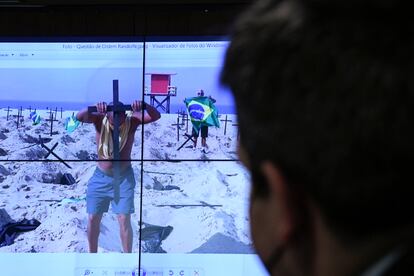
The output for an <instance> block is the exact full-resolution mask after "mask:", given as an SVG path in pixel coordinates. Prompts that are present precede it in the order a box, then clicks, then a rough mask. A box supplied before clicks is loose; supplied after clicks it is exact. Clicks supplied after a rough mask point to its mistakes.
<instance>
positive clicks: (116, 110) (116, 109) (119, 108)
mask: <svg viewBox="0 0 414 276" xmlns="http://www.w3.org/2000/svg"><path fill="white" fill-rule="evenodd" d="M112 86H113V99H112V103H113V104H112V105H107V106H106V111H109V112H111V111H112V112H113V119H114V129H113V131H112V142H113V154H114V157H113V161H119V160H120V150H119V115H120V114H121V113H125V111H127V110H132V106H131V105H124V104H122V103H120V102H119V81H118V80H113V81H112ZM97 111H98V110H97V108H96V106H88V112H89V113H92V112H97ZM114 168H115V171H114V177H115V178H119V176H120V170H119V163H118V162H114Z"/></svg>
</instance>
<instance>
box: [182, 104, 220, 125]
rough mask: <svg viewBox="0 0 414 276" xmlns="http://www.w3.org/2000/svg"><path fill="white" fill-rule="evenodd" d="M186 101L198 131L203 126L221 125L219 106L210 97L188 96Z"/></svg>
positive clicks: (192, 121)
mask: <svg viewBox="0 0 414 276" xmlns="http://www.w3.org/2000/svg"><path fill="white" fill-rule="evenodd" d="M184 103H185V105H186V107H187V111H188V114H189V116H190V119H191V123H192V124H193V128H194V129H195V130H196V131H197V132H198V131H199V130H200V128H201V127H202V126H215V127H220V121H219V120H218V112H217V108H216V106H215V105H214V103H213V101H212V100H211V99H210V98H209V97H194V98H187V99H185V100H184Z"/></svg>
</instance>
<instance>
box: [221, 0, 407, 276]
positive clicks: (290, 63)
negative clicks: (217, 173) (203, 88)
mask: <svg viewBox="0 0 414 276" xmlns="http://www.w3.org/2000/svg"><path fill="white" fill-rule="evenodd" d="M413 31H414V19H413V17H412V15H411V14H410V8H409V6H408V3H407V4H406V3H405V2H404V1H382V0H378V1H355V0H349V1H341V0H336V1H335V0H332V1H323V0H319V1H317V0H313V1H312V0H307V1H306V0H303V1H299V0H298V1H269V0H265V1H259V2H257V3H256V4H255V5H254V6H253V7H252V8H250V9H249V11H248V12H246V13H245V14H243V15H242V16H241V18H240V19H239V20H238V22H237V23H236V25H235V29H234V32H233V34H232V37H231V43H230V45H229V48H228V51H227V54H226V60H225V65H224V68H223V71H222V75H221V78H222V82H223V83H224V84H226V85H228V86H229V87H230V89H231V90H232V92H233V94H234V97H235V101H236V107H237V113H238V121H239V128H240V144H239V155H240V159H241V161H242V162H243V163H244V164H245V166H246V167H247V168H248V170H249V171H250V172H251V176H252V189H251V199H250V218H251V221H250V223H251V233H252V239H253V242H254V245H255V248H256V251H257V253H258V255H259V256H260V258H261V259H262V261H263V263H264V264H265V266H266V268H267V269H268V271H269V273H271V275H306V276H311V275H317V276H324V275H327V276H340V275H363V276H368V275H370V276H371V275H414V265H413V264H414V255H413V244H412V239H413V235H414V231H413V222H414V212H413V211H412V209H411V208H412V195H413V194H414V185H413V184H412V183H411V181H412V180H411V179H412V174H411V172H412V165H413V164H414V133H413V127H412V122H413V119H414V108H413V106H412V105H413V103H414V78H413V65H414V59H413V58H414V57H413V52H414V43H413V40H414V35H413V33H414V32H413Z"/></svg>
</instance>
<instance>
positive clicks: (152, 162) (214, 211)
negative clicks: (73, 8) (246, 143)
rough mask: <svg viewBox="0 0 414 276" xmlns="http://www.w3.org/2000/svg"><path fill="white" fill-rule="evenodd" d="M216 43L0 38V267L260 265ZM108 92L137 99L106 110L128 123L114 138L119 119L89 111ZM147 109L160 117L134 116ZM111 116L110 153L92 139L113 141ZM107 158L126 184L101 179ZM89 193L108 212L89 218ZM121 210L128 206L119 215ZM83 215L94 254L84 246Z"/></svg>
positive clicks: (190, 271)
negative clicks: (116, 155)
mask: <svg viewBox="0 0 414 276" xmlns="http://www.w3.org/2000/svg"><path fill="white" fill-rule="evenodd" d="M227 45H228V42H227V41H226V40H224V39H222V38H217V37H216V38H206V37H192V38H188V37H186V38H183V37H168V38H165V37H164V38H151V37H147V38H145V42H144V39H143V38H132V37H129V38H105V39H96V38H94V39H85V38H83V39H74V38H70V39H69V38H68V39H59V41H57V40H55V41H50V40H49V41H39V40H37V41H35V40H33V39H26V40H24V41H2V42H0V230H1V231H0V233H1V236H0V254H1V255H0V256H2V257H1V258H0V259H2V261H0V263H2V267H3V268H2V269H3V270H5V273H6V274H5V275H27V273H28V272H29V271H30V273H31V274H30V275H45V273H58V274H57V275H193V276H196V275H197V276H205V275H215V276H217V275H266V274H265V272H264V270H263V269H262V267H261V265H260V262H259V261H258V259H257V256H256V255H255V253H254V250H253V248H252V243H251V239H250V233H249V227H248V225H249V217H248V198H249V188H250V187H249V175H248V172H247V171H246V170H245V169H244V168H243V167H242V165H241V164H240V163H239V161H238V159H237V158H238V157H237V153H236V148H237V142H238V129H237V115H236V114H235V107H234V102H233V99H232V96H231V93H230V92H229V91H228V90H227V89H226V88H224V87H222V86H221V85H220V83H219V74H220V70H221V65H222V62H223V58H224V54H225V50H226V47H227ZM116 94H118V95H119V101H120V102H121V103H122V105H120V106H118V107H121V109H122V108H124V107H128V106H129V105H131V104H132V103H133V102H134V101H139V102H145V103H146V105H147V107H146V108H145V109H144V110H138V111H137V110H135V112H133V111H123V110H122V111H116V113H117V114H118V113H119V114H121V113H122V114H126V115H127V118H133V119H131V120H135V121H131V122H140V123H139V125H138V126H137V128H136V130H135V128H134V127H132V129H133V131H131V128H127V131H126V132H125V133H127V134H125V135H127V136H125V137H126V138H125V137H122V135H123V134H122V133H123V131H122V128H123V127H126V125H127V124H126V123H125V122H124V121H119V120H118V122H117V123H114V121H110V120H109V121H108V120H107V121H108V122H109V123H108V122H106V121H105V122H104V120H102V118H104V117H105V114H97V112H94V111H88V107H96V105H97V103H99V102H105V103H106V104H107V105H109V106H111V105H113V103H114V102H115V103H116V96H115V95H116ZM154 110H156V112H155V113H159V114H160V117H159V118H157V119H156V120H154V121H151V122H148V123H145V124H144V123H143V122H144V121H145V119H144V118H146V117H147V116H151V114H154ZM79 112H81V113H82V112H83V114H88V116H90V117H88V118H98V120H95V119H94V120H92V119H90V120H89V121H88V120H86V121H85V120H83V121H82V120H80V118H79V116H77V114H78V113H79ZM134 117H135V119H134ZM105 118H107V117H105ZM127 120H128V119H127ZM111 122H112V123H111ZM114 124H115V125H117V124H118V125H119V124H120V144H121V148H120V152H121V160H120V161H118V162H113V161H111V159H110V158H109V160H103V159H104V158H102V156H101V151H100V150H101V147H103V148H104V147H107V146H108V147H109V148H111V147H112V146H113V145H112V144H111V143H112V142H113V140H111V139H114V138H113V137H112V136H111V138H110V139H109V140H111V141H110V142H108V141H109V140H108V138H106V139H107V144H106V143H104V142H103V141H104V134H102V133H104V129H113V128H114ZM132 125H133V123H132ZM128 127H130V126H129V125H128ZM109 133H111V131H109ZM108 137H109V136H108ZM118 138H119V137H118ZM124 138H125V139H126V140H125V141H127V142H126V144H127V145H125V144H124V145H123V143H122V139H124ZM115 163H117V164H119V168H121V169H120V170H121V173H120V174H121V178H122V177H124V176H125V177H124V179H126V180H125V181H126V182H128V183H129V184H128V185H129V186H128V188H127V189H126V188H122V187H124V186H119V185H120V184H119V183H118V186H116V185H117V184H113V183H115V182H111V180H110V179H111V177H112V178H114V174H117V173H114V171H115V169H114V168H115V165H114V164H115ZM125 168H128V172H126V171H127V170H126V169H125ZM105 183H106V184H108V183H112V184H110V186H111V185H112V186H111V187H110V191H109V192H108V191H107V190H105V191H104V192H103V193H101V192H102V191H103V189H106V188H102V187H106V186H100V185H105ZM108 185H109V184H108ZM122 185H124V184H122ZM125 185H126V184H125ZM116 187H118V188H116ZM119 187H121V188H119ZM125 187H126V186H125ZM108 189H109V188H108ZM112 189H113V190H114V191H113V190H112ZM112 192H113V193H114V195H113V194H112ZM97 193H100V194H99V196H96V197H93V195H96V194H97ZM102 194H103V195H104V196H103V197H104V200H103V201H104V202H105V204H107V203H108V202H109V207H108V208H109V210H108V212H104V214H103V215H102V217H101V218H98V219H99V221H98V222H96V221H94V222H91V221H92V218H91V214H90V212H89V213H88V211H87V209H88V210H90V208H92V209H94V210H105V208H106V207H102V204H103V203H102V202H103V201H100V200H101V198H102ZM126 194H128V195H126ZM91 195H92V196H91ZM131 195H132V196H131ZM124 197H125V198H126V197H128V198H132V199H131V200H127V199H125V198H124ZM96 198H99V199H96ZM105 204H104V205H105ZM91 206H92V207H91ZM102 208H103V209H102ZM119 208H120V209H119ZM125 208H126V209H128V210H129V211H128V212H127V213H130V215H127V216H120V215H119V213H121V214H123V213H124V211H117V210H126V209H125ZM125 212H126V211H125ZM97 213H100V212H97ZM125 217H126V218H127V219H128V217H130V222H131V228H130V229H129V230H128V229H125V228H123V227H124V226H125V225H128V223H126V224H125V221H124V220H125ZM93 218H94V219H96V216H94V217H93ZM91 223H95V224H94V225H95V226H96V225H99V228H98V230H97V231H98V233H99V234H96V233H95V236H96V235H99V238H98V241H97V252H98V254H90V253H88V252H90V251H91V240H93V238H91V235H93V233H92V232H93V231H92V230H90V231H88V228H89V229H92V228H93V226H91V225H92V224H91ZM91 227H92V228H91ZM125 231H126V232H125ZM128 231H129V232H128ZM127 232H128V233H129V234H126V233H127ZM91 233H92V234H91ZM126 243H130V244H131V248H132V250H131V251H132V253H123V252H126V248H127V247H128V246H126ZM92 247H93V245H92ZM120 253H123V254H120ZM22 261H23V262H24V263H25V264H26V265H25V266H21V265H19V264H21V263H22ZM52 263H53V264H52ZM29 267H30V268H29Z"/></svg>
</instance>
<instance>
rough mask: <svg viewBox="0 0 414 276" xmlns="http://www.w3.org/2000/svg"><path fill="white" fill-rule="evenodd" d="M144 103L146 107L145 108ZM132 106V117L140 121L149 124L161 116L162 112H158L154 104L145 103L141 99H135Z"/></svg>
mask: <svg viewBox="0 0 414 276" xmlns="http://www.w3.org/2000/svg"><path fill="white" fill-rule="evenodd" d="M144 105H145V109H143V107H144ZM131 107H132V111H133V113H132V118H134V119H135V120H138V123H144V124H148V123H151V122H154V121H156V120H158V119H159V118H161V114H160V112H158V110H157V109H156V108H155V107H153V106H152V105H149V104H146V103H143V102H141V101H134V102H133V103H132V104H131ZM142 113H144V115H142ZM142 120H143V121H142Z"/></svg>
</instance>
